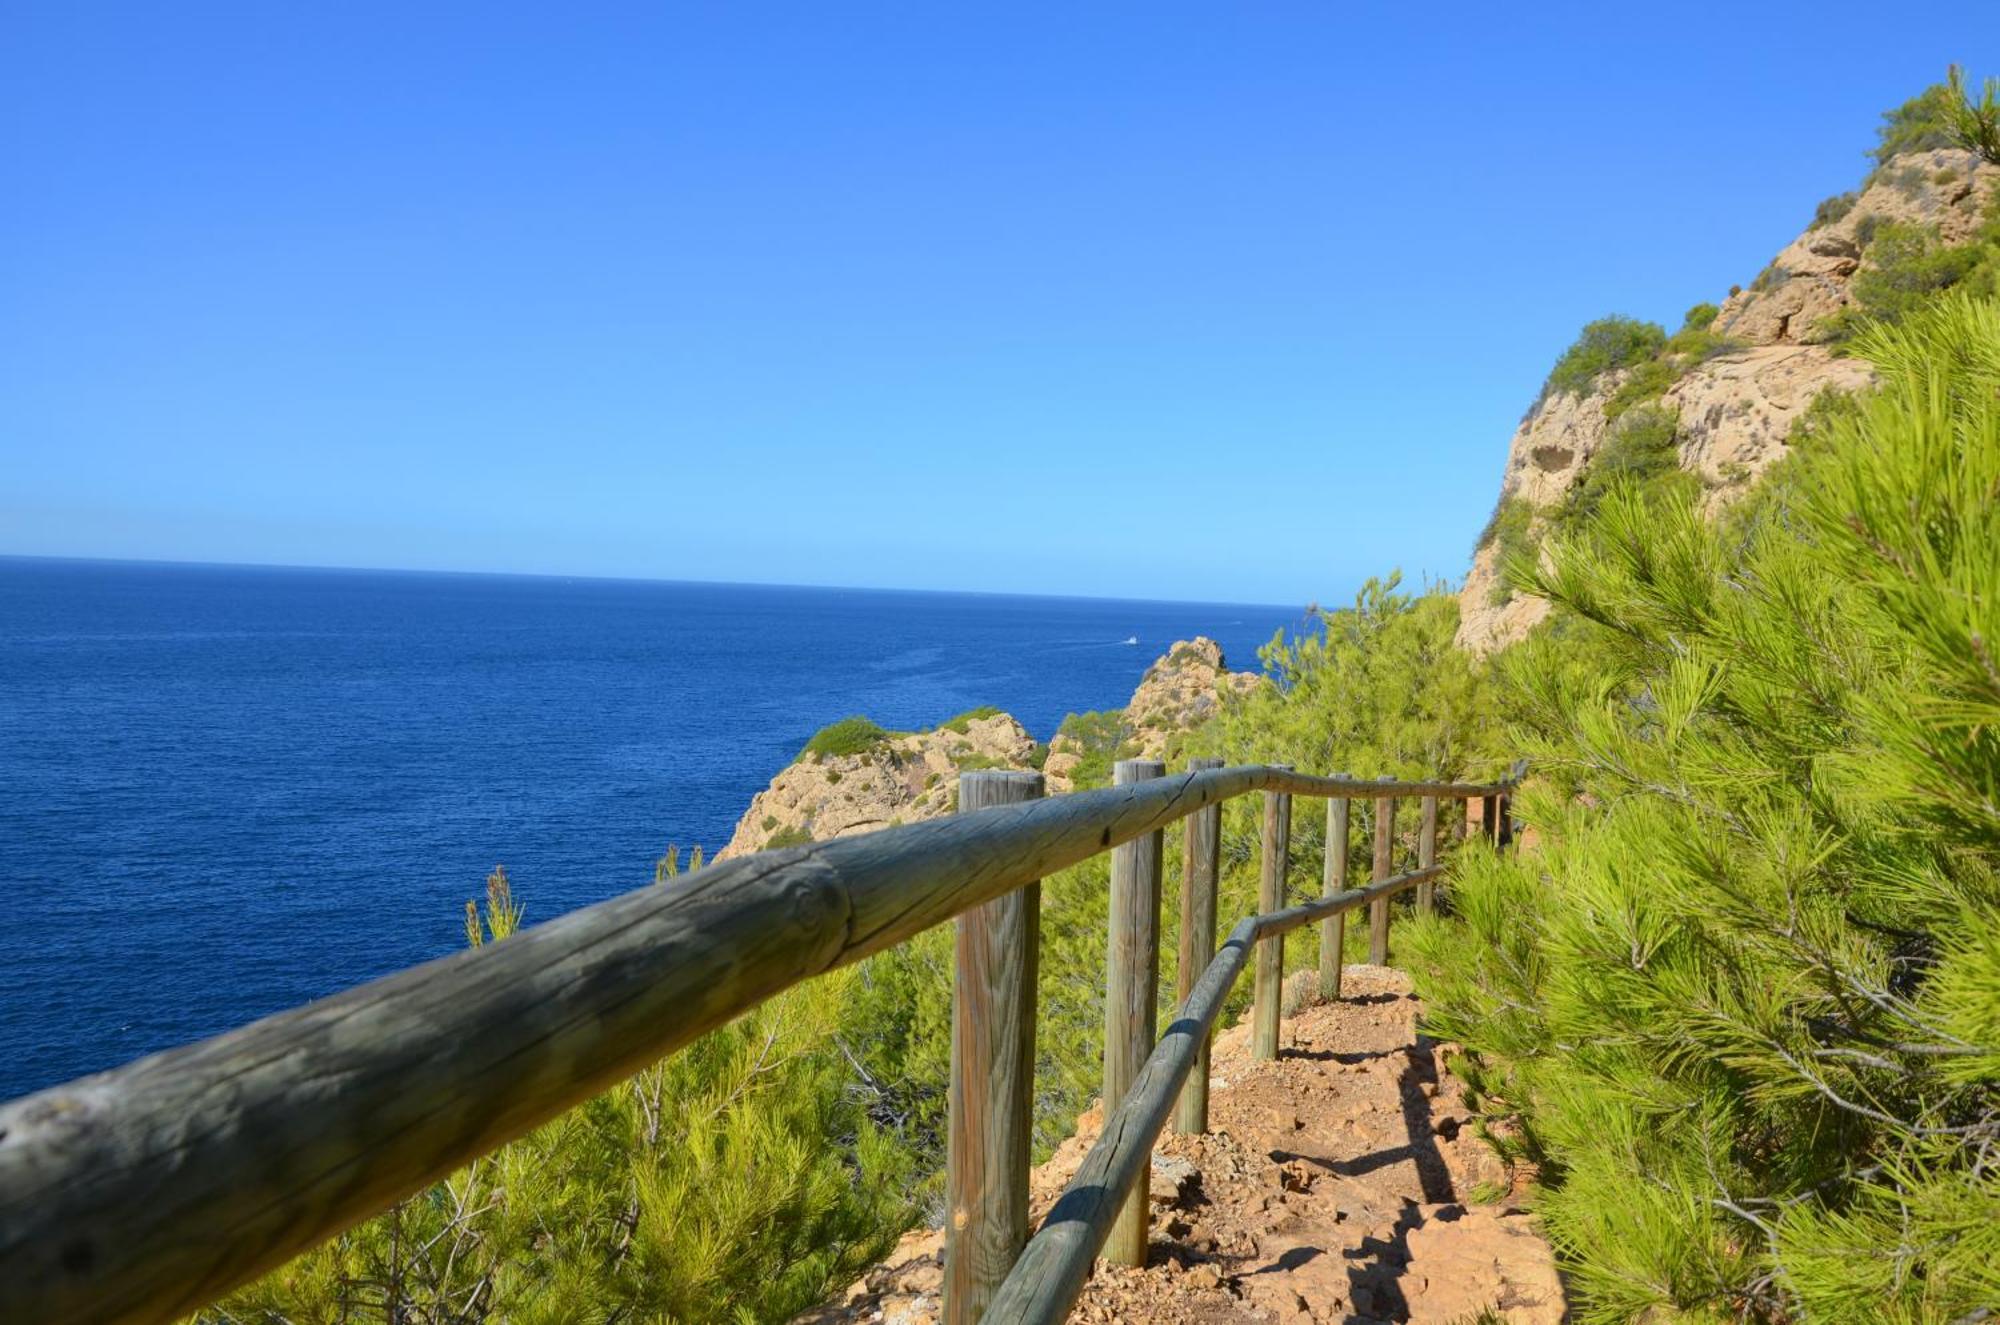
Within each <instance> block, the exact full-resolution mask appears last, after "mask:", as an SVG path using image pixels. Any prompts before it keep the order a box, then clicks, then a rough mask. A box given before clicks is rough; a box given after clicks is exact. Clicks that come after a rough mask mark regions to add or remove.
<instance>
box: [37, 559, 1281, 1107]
mask: <svg viewBox="0 0 2000 1325" xmlns="http://www.w3.org/2000/svg"><path fill="white" fill-rule="evenodd" d="M1304 623H1305V615H1304V611H1303V609H1301V608H1286V607H1277V606H1271V605H1264V606H1258V605H1250V604H1234V603H1198V602H1175V601H1170V600H1149V599H1111V598H1097V597H1086V596H1080V595H1079V596H1063V595H1038V594H1014V593H993V592H974V591H968V592H963V593H954V592H950V591H940V590H929V589H890V588H869V587H862V586H842V587H831V586H797V585H769V584H729V583H717V582H712V581H666V580H644V579H624V578H613V577H602V576H561V575H540V574H515V573H510V572H466V571H430V570H410V569H376V568H366V567H318V566H305V567H293V566H271V565H258V564H247V565H246V564H236V563H188V562H175V561H164V560H118V559H106V558H76V557H32V556H19V555H13V554H5V555H0V711H4V712H5V713H6V714H7V721H6V722H4V723H0V768H4V769H6V770H7V771H8V774H9V782H10V794H9V796H8V797H6V798H5V799H4V800H0V883H4V884H5V886H6V887H7V888H8V889H9V893H10V897H11V900H12V902H13V911H14V919H13V923H12V924H11V925H10V926H9V927H7V929H6V930H5V931H4V932H0V967H4V968H5V969H7V970H8V971H9V972H10V975H11V976H12V977H13V978H14V979H15V981H16V983H17V987H19V988H22V989H33V990H34V991H35V992H36V1001H35V1003H34V1004H32V1005H29V1004H26V1003H22V1004H20V1005H19V1007H18V1011H17V1012H16V1014H15V1015H12V1016H10V1017H9V1018H8V1019H6V1022H5V1024H4V1025H0V1098H11V1097H13V1096H16V1095H19V1094H23V1093H27V1092H29V1091H32V1090H35V1089H39V1088H42V1087H46V1086H49V1085H52V1084H55V1083H57V1082H60V1081H63V1080H66V1079H69V1078H72V1077H75V1076H78V1075H82V1074H84V1073H87V1072H93V1071H99V1070H103V1069H106V1068H110V1067H114V1066H117V1065H118V1064H120V1063H122V1062H125V1061H127V1060H128V1059H131V1058H133V1057H137V1056H140V1055H142V1054H145V1053H150V1052H153V1051H156V1050H159V1049H164V1048H168V1047H171V1046H173V1045H176V1044H181V1043H185V1042H188V1041H191V1040H195V1039H200V1038H203V1037H205V1036H207V1035H211V1034H216V1033H219V1032H221V1031H224V1030H228V1029H231V1028H233V1027H234V1026H237V1025H240V1024H242V1023H243V1022H246V1021H249V1020H252V1019H254V1018H255V1017H259V1016H263V1015H266V1014H268V1013H272V1012H277V1011H281V1010H283V1009H285V1008H288V1007H292V1006H296V1005H298V1004H301V1003H304V1002H307V1001H310V1000H312V999H315V998H319V997H324V996H325V995H327V994H330V993H333V992H336V991H338V990H340V989H343V988H347V987H349V986H351V985H354V984H357V983H360V982H362V981H365V980H367V979H371V978H374V977H376V976H379V975H383V974H386V973H388V972H390V971H393V970H396V969H399V968H401V967H404V966H408V965H412V964H414V963H417V962H420V961H424V960H427V959H429V958H432V957H437V956H441V955H444V954H446V953H449V952H452V951H455V950H457V949H458V947H460V946H461V945H462V944H463V942H464V936H463V908H464V904H465V902H466V901H467V900H468V899H470V898H473V897H475V896H477V895H478V894H479V893H480V891H481V888H482V886H483V882H484V879H485V875H486V873H487V872H488V871H489V870H491V869H492V868H493V867H494V866H495V865H501V864H504V865H506V866H507V868H508V870H509V872H510V874H511V876H512V878H513V881H514V888H515V892H516V896H517V897H518V898H519V899H520V900H521V902H522V903H523V905H524V906H525V908H526V919H527V922H528V923H537V922H540V921H543V920H547V919H550V918H552V917H553V916H556V915H559V914H562V913H564V912H567V911H569V910H573V909H575V908H576V907H579V906H584V905H588V904H590V903H592V902H596V901H601V900H603V899H604V898H606V897H610V896H614V895H616V894H617V893H621V892H625V891H628V890H630V889H632V888H635V887H640V886H643V885H645V884H646V883H648V882H649V881H650V880H651V877H652V864H653V861H654V860H655V859H657V858H658V857H659V856H660V855H661V854H663V853H664V852H665V851H666V849H667V848H668V846H669V845H670V844H672V845H674V846H676V847H678V848H679V849H680V850H681V851H682V852H683V853H685V852H686V850H687V849H688V848H690V847H692V846H696V845H699V846H701V847H702V848H703V849H704V850H705V851H706V852H708V853H709V854H713V853H714V851H716V850H717V849H718V848H720V847H721V846H722V845H723V844H724V843H725V842H726V841H727V840H728V838H729V835H730V833H731V831H732V830H733V828H734V825H735V823H736V821H737V819H738V817H740V815H741V814H742V813H743V812H744V811H745V810H746V809H747V808H748V806H749V803H750V799H751V797H752V796H753V795H754V794H755V793H756V792H757V791H759V790H761V789H762V788H763V787H764V786H765V785H766V784H767V783H768V781H769V779H770V778H771V777H772V776H773V775H774V774H775V773H777V772H778V770H779V769H780V768H782V767H783V766H784V765H785V764H787V763H789V762H790V761H791V760H792V759H793V758H794V757H795V756H796V755H797V753H798V751H799V749H800V747H801V746H803V744H804V743H805V742H806V740H808V739H809V738H810V737H811V735H812V734H813V732H814V731H816V730H817V729H818V728H820V727H822V726H824V725H826V724H827V723H830V722H834V721H836V720H838V719H840V718H843V717H846V716H848V715H850V714H862V715H865V716H867V717H869V718H871V719H873V720H875V721H877V722H879V723H881V724H882V725H883V726H885V727H889V728H893V729H902V730H924V729H928V728H930V727H932V726H935V725H937V724H938V723H940V722H943V721H945V720H946V719H948V718H950V717H952V716H954V715H955V714H957V713H960V712H964V711H966V710H968V709H973V708H978V707H982V706H986V705H992V706H994V707H997V708H1000V709H1002V710H1003V711H1006V712H1009V713H1011V714H1013V716H1014V717H1016V718H1017V719H1018V720H1019V721H1020V722H1021V723H1022V724H1023V725H1024V726H1025V727H1026V728H1027V729H1028V730H1029V731H1030V732H1031V733H1032V734H1033V735H1034V736H1035V737H1036V738H1037V739H1040V740H1047V739H1048V738H1049V737H1050V736H1051V735H1052V734H1053V732H1054V729H1055V727H1056V725H1057V724H1058V723H1059V722H1060V721H1061V718H1062V716H1063V715H1064V714H1065V713H1067V712H1082V711H1086V710H1092V709H1104V708H1115V707H1119V706H1122V705H1123V704H1124V703H1125V702H1126V700H1127V699H1128V698H1129V697H1130V695H1131V692H1132V689H1133V687H1134V686H1136V684H1137V683H1138V680H1139V677H1140V675H1141V674H1142V673H1143V672H1144V670H1145V668H1146V667H1147V666H1148V665H1149V664H1151V663H1152V661H1153V660H1154V659H1156V658H1157V657H1159V656H1160V655H1161V654H1162V653H1164V652H1165V651H1166V650H1167V648H1168V647H1169V646H1170V645H1171V644H1172V643H1174V642H1175V641H1176V640H1178V639H1185V638H1190V637H1192V636H1195V635H1207V636H1210V637H1211V638H1214V639H1216V640H1218V642H1220V643H1221V645H1222V646H1223V649H1224V651H1225V654H1226V655H1227V657H1228V659H1229V661H1230V664H1231V665H1232V666H1233V667H1235V668H1237V669H1255V668H1256V667H1257V659H1256V649H1257V647H1258V646H1260V645H1261V644H1263V643H1264V642H1266V641H1267V640H1268V639H1269V638H1270V637H1271V635H1272V634H1273V633H1274V632H1275V631H1277V630H1279V629H1281V628H1294V629H1295V628H1298V627H1300V626H1302V625H1303V624H1304ZM1132 640H1137V641H1138V642H1137V643H1136V644H1134V643H1129V642H1128V641H1132Z"/></svg>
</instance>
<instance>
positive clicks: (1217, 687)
mask: <svg viewBox="0 0 2000 1325" xmlns="http://www.w3.org/2000/svg"><path fill="white" fill-rule="evenodd" d="M1263 683H1264V678H1263V677H1262V676H1260V675H1258V674H1257V673H1255V672H1232V671H1230V670H1229V664H1228V662H1227V661H1226V660H1225V659H1224V658H1223V656H1222V646H1221V645H1220V644H1217V643H1216V642H1215V641H1214V640H1212V639H1210V638H1208V636H1206V635H1197V636H1195V637H1194V638H1193V639H1191V640H1176V641H1175V642H1174V645H1173V647H1172V648H1170V649H1168V650H1167V651H1166V652H1165V653H1164V654H1162V655H1160V657H1159V658H1158V659H1157V660H1156V661H1155V662H1154V663H1153V665H1152V666H1151V667H1148V668H1147V669H1146V674H1145V675H1144V676H1142V677H1140V678H1139V685H1138V688H1137V689H1135V690H1134V691H1133V692H1132V698H1131V699H1130V700H1129V701H1128V702H1127V703H1126V705H1125V709H1124V713H1123V722H1122V723H1121V724H1120V729H1119V736H1120V740H1121V749H1122V750H1123V751H1125V752H1127V753H1128V757H1130V758H1134V759H1160V758H1164V757H1165V755H1166V753H1167V747H1168V745H1169V744H1170V743H1171V742H1172V740H1173V738H1174V737H1175V736H1177V735H1179V734H1180V733H1182V732H1186V731H1191V730H1192V729H1194V728H1195V727H1198V726H1200V725H1201V724H1202V723H1203V722H1206V721H1207V720H1208V719H1209V718H1210V717H1213V716H1214V715H1215V713H1216V712H1218V711H1219V710H1220V708H1221V707H1222V703H1223V701H1224V699H1225V698H1226V697H1227V696H1229V695H1233V694H1242V693H1244V692H1246V691H1250V690H1254V689H1256V688H1257V687H1258V686H1260V685H1262V684H1263ZM1084 754H1085V751H1084V748H1083V745H1082V744H1081V743H1080V742H1079V741H1078V740H1077V739H1076V738H1075V737H1073V736H1071V735H1070V734H1069V733H1067V732H1058V733H1057V734H1056V735H1055V737H1054V738H1053V739H1051V740H1050V742H1049V757H1048V759H1047V761H1046V762H1045V763H1043V765H1042V773H1043V775H1044V776H1045V777H1046V778H1047V780H1048V789H1049V791H1050V792H1051V793H1052V794H1053V793H1055V792H1060V791H1072V790H1074V789H1075V785H1076V782H1075V774H1076V769H1077V766H1078V765H1079V764H1081V763H1082V762H1083V758H1084Z"/></svg>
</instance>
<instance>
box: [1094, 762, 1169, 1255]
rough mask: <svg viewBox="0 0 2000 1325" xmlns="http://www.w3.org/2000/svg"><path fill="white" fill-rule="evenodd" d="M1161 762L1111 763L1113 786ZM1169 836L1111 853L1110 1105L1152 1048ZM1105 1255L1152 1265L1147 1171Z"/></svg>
mask: <svg viewBox="0 0 2000 1325" xmlns="http://www.w3.org/2000/svg"><path fill="white" fill-rule="evenodd" d="M1166 771H1167V766H1166V765H1165V764H1163V763H1161V762H1159V761H1158V760H1157V759H1121V760H1119V761H1118V762H1117V763H1116V764H1115V765H1113V766H1112V773H1111V780H1112V783H1113V785H1115V786H1120V787H1125V786H1131V785H1132V784H1133V783H1137V782H1148V781H1152V780H1154V779H1157V778H1160V777H1162V776H1164V775H1165V774H1166ZM1165 838H1166V835H1165V834H1164V833H1159V832H1154V833H1148V834H1146V835H1145V836H1144V837H1138V838H1134V839H1133V840H1132V841H1130V842H1127V843H1125V844H1123V845H1122V846H1119V847H1116V848H1114V849H1113V850H1112V852H1111V921H1110V925H1109V929H1110V933H1109V935H1108V936H1107V955H1106V962H1105V980H1104V1107H1105V1109H1106V1110H1107V1111H1108V1110H1110V1109H1112V1108H1115V1107H1116V1106H1117V1104H1118V1101H1120V1100H1122V1099H1124V1098H1125V1092H1126V1091H1127V1090H1129V1089H1130V1088H1131V1085H1132V1082H1133V1079H1134V1078H1136V1077H1137V1076H1138V1075H1139V1069H1140V1068H1141V1067H1142V1066H1144V1065H1145V1062H1146V1055H1147V1054H1149V1053H1151V1052H1152V1050H1153V1040H1154V1026H1155V1024H1156V1023H1155V1013H1154V1009H1155V1006H1156V1004H1157V1000H1158V998H1159V987H1160V871H1161V866H1162V865H1163V863H1164V856H1165V850H1166V840H1165ZM1104 1254H1105V1256H1106V1257H1108V1258H1109V1259H1111V1260H1113V1261H1116V1262H1118V1263H1119V1264H1120V1265H1144V1264H1145V1263H1146V1175H1145V1174H1143V1173H1142V1174H1140V1175H1139V1181H1138V1186H1137V1189H1136V1190H1134V1191H1133V1193H1132V1195H1131V1198H1130V1199H1129V1200H1127V1201H1126V1203H1125V1210H1124V1213H1122V1214H1121V1215H1119V1216H1118V1222H1117V1224H1116V1226H1114V1227H1113V1228H1112V1230H1111V1240H1110V1241H1109V1242H1108V1243H1107V1244H1106V1245H1105V1249H1104Z"/></svg>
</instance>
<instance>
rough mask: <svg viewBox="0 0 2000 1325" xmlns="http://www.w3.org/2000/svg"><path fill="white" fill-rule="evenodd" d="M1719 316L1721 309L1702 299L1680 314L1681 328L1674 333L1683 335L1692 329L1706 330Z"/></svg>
mask: <svg viewBox="0 0 2000 1325" xmlns="http://www.w3.org/2000/svg"><path fill="white" fill-rule="evenodd" d="M1721 316H1722V310H1721V309H1720V308H1718V307H1716V306H1715V305H1714V304H1711V303H1708V302H1707V301H1705V300H1704V301H1703V302H1701V303H1699V304H1696V305H1694V306H1693V307H1692V308H1690V309H1688V311H1687V312H1686V313H1685V314H1683V315H1682V316H1681V329H1680V331H1679V332H1678V333H1676V334H1678V335H1685V334H1686V333H1688V332H1692V331H1707V330H1708V329H1709V328H1710V327H1712V326H1714V325H1715V319H1717V318H1719V317H1721ZM1670 343H1671V342H1670Z"/></svg>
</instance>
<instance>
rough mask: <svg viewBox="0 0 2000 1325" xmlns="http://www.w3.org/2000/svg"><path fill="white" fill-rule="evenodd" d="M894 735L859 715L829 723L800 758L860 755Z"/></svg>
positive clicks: (801, 753) (820, 730)
mask: <svg viewBox="0 0 2000 1325" xmlns="http://www.w3.org/2000/svg"><path fill="white" fill-rule="evenodd" d="M891 734H892V733H890V732H887V731H884V730H883V729H882V728H880V727H878V726H876V725H875V724H874V723H873V722H870V721H869V720H868V719H867V718H864V717H862V716H860V715H859V714H856V715H854V716H853V717H848V718H842V719H841V720H840V721H839V722H834V723H829V724H828V725H826V726H824V727H822V728H820V729H819V731H817V732H816V733H814V735H813V738H812V739H811V740H810V741H807V742H806V748H805V749H804V750H802V751H800V757H801V758H803V757H805V756H807V755H810V756H811V757H813V758H814V759H829V758H837V757H839V756H842V755H858V754H860V753H862V752H863V751H865V750H872V749H873V748H875V747H876V746H878V745H881V744H883V743H884V742H885V741H887V740H888V739H889V738H890V736H891Z"/></svg>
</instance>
